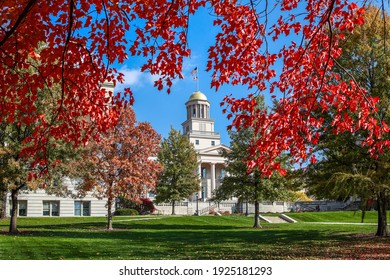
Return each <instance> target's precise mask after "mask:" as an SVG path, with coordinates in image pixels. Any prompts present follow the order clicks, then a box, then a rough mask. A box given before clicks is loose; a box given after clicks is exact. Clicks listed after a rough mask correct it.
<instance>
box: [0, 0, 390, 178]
mask: <svg viewBox="0 0 390 280" xmlns="http://www.w3.org/2000/svg"><path fill="white" fill-rule="evenodd" d="M0 5H1V9H0V18H1V29H0V52H1V53H0V74H1V75H0V77H1V78H0V79H1V82H0V91H1V95H0V104H1V105H0V106H1V108H0V121H1V122H14V121H15V120H17V121H20V122H23V123H26V122H31V121H35V122H37V123H40V125H39V126H38V127H37V128H36V131H34V133H33V134H32V136H31V137H30V138H29V139H27V140H26V141H29V142H31V145H29V148H28V149H25V150H24V151H23V152H22V154H21V156H26V157H27V156H30V157H31V156H33V157H38V155H39V157H41V156H42V153H38V152H37V151H38V150H39V149H41V147H42V146H43V145H44V144H45V143H46V142H47V139H49V137H55V138H62V139H67V140H68V141H71V142H74V143H75V144H76V145H79V144H82V143H85V142H86V141H88V139H90V138H91V137H93V136H95V135H97V134H98V132H104V131H106V130H107V129H108V128H109V127H111V126H113V125H114V124H115V122H116V120H117V117H118V109H119V108H120V107H121V106H122V105H123V99H122V98H123V97H124V94H125V95H127V96H128V97H129V98H130V99H127V100H130V102H132V98H131V91H130V89H126V90H124V92H123V93H119V94H118V95H113V93H107V92H105V91H104V90H103V89H102V88H101V85H102V84H103V82H104V81H112V82H114V84H116V83H118V82H122V81H123V75H122V74H121V73H117V72H116V70H115V69H114V68H113V67H112V65H113V64H114V63H123V62H124V61H125V59H126V58H127V57H128V56H129V55H131V56H143V57H146V59H147V62H146V63H145V64H144V65H143V66H142V71H150V73H151V74H158V75H160V78H159V79H158V80H157V81H156V82H155V85H156V87H157V88H158V89H163V88H167V91H168V92H169V88H170V87H171V86H172V79H174V78H177V77H179V78H182V77H183V76H182V64H183V58H185V57H188V56H189V55H190V49H189V47H188V42H187V36H186V35H187V30H188V25H189V17H190V16H191V15H192V14H194V13H195V12H196V11H197V10H198V9H199V8H200V7H207V8H208V9H210V12H211V13H213V14H215V16H216V18H215V20H214V25H215V26H216V27H217V28H219V29H220V32H219V33H218V34H217V36H216V41H215V44H214V46H211V47H210V49H209V58H208V64H207V70H208V71H211V73H212V77H213V80H212V86H213V87H215V88H216V89H218V88H219V87H220V86H221V85H223V84H224V83H231V84H244V85H247V86H248V87H249V88H252V89H253V92H254V93H255V94H256V93H258V92H261V91H269V92H270V93H271V94H272V95H275V96H276V95H277V93H278V94H281V95H282V96H283V97H282V98H281V99H280V100H278V104H279V106H277V107H276V108H275V109H274V110H273V111H272V112H270V113H269V112H265V111H260V110H258V109H257V106H256V104H255V103H256V102H255V101H254V100H255V99H254V98H252V97H251V96H248V98H243V99H235V98H234V97H226V98H225V100H224V104H225V105H226V106H227V108H226V109H227V110H228V111H229V112H230V114H229V115H228V117H234V118H233V123H232V126H235V127H237V128H240V127H242V126H253V127H254V128H255V131H256V133H257V135H256V138H255V139H254V141H253V145H252V153H251V160H250V161H249V162H248V166H249V167H250V168H254V167H257V168H259V169H260V170H261V171H262V172H263V174H264V175H269V174H270V173H271V172H272V171H273V170H280V165H279V164H278V163H277V162H275V158H276V157H277V156H278V155H279V154H280V153H281V152H282V151H285V150H287V151H289V152H291V154H292V155H293V156H294V157H295V159H296V160H297V161H300V160H306V159H307V157H308V149H307V144H315V143H316V142H317V141H318V137H319V136H318V134H317V128H318V127H320V126H321V125H322V122H323V120H322V119H321V118H316V117H315V116H314V115H313V114H312V112H313V111H314V110H324V111H326V110H329V108H335V109H336V111H337V114H335V115H334V122H333V124H334V130H335V133H338V132H341V131H350V132H352V133H353V132H354V131H355V130H357V129H366V130H368V131H369V136H368V137H367V139H366V141H365V142H364V143H365V144H366V145H370V146H371V147H372V153H373V154H374V153H375V152H376V151H381V150H383V148H384V147H386V146H387V147H388V146H390V143H389V141H381V136H382V135H383V134H384V133H387V132H388V131H389V127H388V125H387V124H385V123H383V122H378V121H377V120H376V119H375V118H373V114H374V113H375V110H376V109H375V104H376V102H377V100H376V99H375V98H371V97H370V96H367V95H366V91H365V90H364V89H363V88H361V87H359V85H358V84H356V83H355V82H354V81H353V79H351V81H350V82H344V81H339V79H338V76H337V75H334V74H332V71H331V69H332V67H334V65H335V64H337V57H338V56H339V55H340V53H341V51H342V50H341V48H340V47H339V42H340V40H343V39H344V38H343V36H342V35H339V33H336V32H333V31H334V30H341V31H342V30H349V31H352V30H353V28H354V26H355V25H357V24H362V23H363V17H362V14H363V13H364V9H362V8H360V7H358V6H357V5H356V4H355V3H353V2H349V1H347V0H310V1H303V0H282V1H278V2H276V3H273V2H272V3H271V1H257V0H249V1H247V2H242V1H237V0H208V1H207V0H177V1H168V0H153V1H152V0H142V1H141V0H113V1H108V0H88V1H85V0H79V1H77V0H65V1H54V0H53V1H42V0H12V1H11V0H5V1H2V2H1V4H0ZM275 13H277V14H278V15H280V17H279V18H278V19H276V20H274V21H272V20H271V15H274V14H275ZM292 34H293V35H295V36H296V37H297V38H298V39H297V40H295V41H294V40H291V41H290V40H288V41H286V38H287V37H288V36H290V35H292ZM271 41H275V42H283V44H282V47H280V48H275V47H274V44H272V50H271ZM285 41H286V42H285ZM31 56H33V57H34V58H36V59H39V60H40V65H39V66H37V67H36V69H35V70H36V71H34V72H30V71H27V70H28V69H29V67H30V66H31V65H30V64H29V62H28V57H31ZM279 63H281V64H282V69H281V71H280V72H277V65H278V64H279ZM53 84H56V85H60V88H61V98H60V100H59V102H57V103H55V104H52V106H53V111H54V112H55V114H52V115H53V116H54V117H53V118H55V119H56V125H52V124H53V123H54V121H53V119H42V116H39V115H34V106H26V105H27V104H31V102H33V101H34V100H35V99H36V98H37V97H36V95H37V94H38V92H39V91H38V89H41V88H43V87H45V86H48V85H49V86H50V85H53ZM113 104H114V105H115V106H112V105H113ZM23 110H24V111H25V110H28V113H30V115H31V116H32V117H31V118H27V119H26V118H21V117H20V116H19V115H18V114H19V113H18V112H23ZM241 112H245V114H242V113H241ZM356 112H358V113H359V118H358V120H357V121H356V122H355V121H354V120H353V118H351V117H350V114H353V113H356ZM86 119H90V120H92V123H94V124H95V125H94V126H91V122H88V121H85V120H86ZM38 160H39V159H38V158H37V161H38ZM311 160H312V161H315V158H314V157H313V158H311ZM280 172H282V173H283V170H280Z"/></svg>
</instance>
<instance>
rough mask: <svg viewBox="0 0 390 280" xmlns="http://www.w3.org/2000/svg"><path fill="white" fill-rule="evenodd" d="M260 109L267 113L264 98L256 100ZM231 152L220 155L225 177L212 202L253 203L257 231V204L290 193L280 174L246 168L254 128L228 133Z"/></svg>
mask: <svg viewBox="0 0 390 280" xmlns="http://www.w3.org/2000/svg"><path fill="white" fill-rule="evenodd" d="M256 102H257V104H258V105H257V106H258V109H259V110H266V107H265V103H264V97H263V96H259V97H257V98H256ZM229 136H230V139H231V143H230V151H226V150H223V151H222V156H223V157H225V158H226V161H227V167H226V174H228V175H227V176H225V178H223V180H222V184H221V186H220V187H219V188H218V189H217V190H216V192H215V198H214V199H215V200H218V201H221V200H226V199H229V198H230V197H237V198H238V199H239V200H240V201H246V202H250V203H254V205H255V218H254V219H255V220H254V225H253V227H255V228H260V227H261V225H260V218H259V214H260V201H263V200H269V201H276V200H279V199H281V200H283V199H288V198H289V197H291V196H292V193H290V192H289V190H288V188H289V180H288V179H287V178H286V177H284V176H281V175H280V174H279V173H273V174H271V176H270V177H264V175H263V174H262V172H261V171H259V170H258V169H252V170H251V169H248V160H249V157H250V152H249V149H250V146H251V144H252V140H253V138H254V136H255V132H254V129H253V128H251V127H249V128H242V129H240V130H239V131H234V130H230V131H229ZM286 159H287V157H280V158H279V161H280V162H281V164H282V163H283V164H282V165H283V167H284V168H286Z"/></svg>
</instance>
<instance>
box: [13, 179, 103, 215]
mask: <svg viewBox="0 0 390 280" xmlns="http://www.w3.org/2000/svg"><path fill="white" fill-rule="evenodd" d="M63 184H64V185H65V186H67V195H66V196H56V195H50V194H47V193H46V191H45V190H43V189H38V190H34V191H31V190H22V191H20V193H19V195H18V216H28V217H77V216H105V215H107V208H106V203H107V200H106V199H97V198H96V197H94V196H92V194H88V195H86V196H85V197H83V198H79V197H77V192H76V191H75V182H72V181H71V180H70V179H65V180H64V182H63ZM76 197H77V198H76ZM6 211H7V212H6V213H7V216H9V215H10V213H11V197H10V195H9V196H8V203H7V204H6Z"/></svg>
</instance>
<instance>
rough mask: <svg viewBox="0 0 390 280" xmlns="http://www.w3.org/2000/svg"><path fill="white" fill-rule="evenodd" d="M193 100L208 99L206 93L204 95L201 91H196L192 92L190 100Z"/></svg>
mask: <svg viewBox="0 0 390 280" xmlns="http://www.w3.org/2000/svg"><path fill="white" fill-rule="evenodd" d="M191 100H204V101H208V100H207V97H206V95H204V94H203V93H201V92H200V91H195V92H194V93H193V94H191V96H190V98H189V99H188V101H191Z"/></svg>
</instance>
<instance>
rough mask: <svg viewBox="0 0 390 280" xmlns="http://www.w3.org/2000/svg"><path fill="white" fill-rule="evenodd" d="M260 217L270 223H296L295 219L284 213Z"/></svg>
mask: <svg viewBox="0 0 390 280" xmlns="http://www.w3.org/2000/svg"><path fill="white" fill-rule="evenodd" d="M260 219H261V220H262V221H264V222H266V223H270V224H281V223H296V222H297V221H295V220H294V219H292V218H290V217H288V216H286V215H284V214H282V215H279V216H263V215H260Z"/></svg>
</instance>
